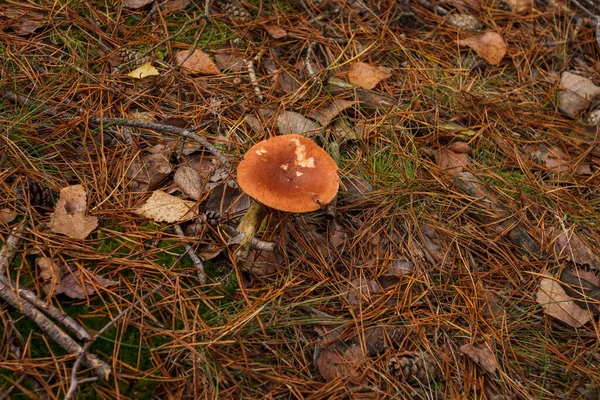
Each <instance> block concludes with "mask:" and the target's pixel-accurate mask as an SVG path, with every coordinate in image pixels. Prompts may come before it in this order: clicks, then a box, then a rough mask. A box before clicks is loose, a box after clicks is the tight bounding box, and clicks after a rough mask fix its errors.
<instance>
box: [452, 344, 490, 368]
mask: <svg viewBox="0 0 600 400" xmlns="http://www.w3.org/2000/svg"><path fill="white" fill-rule="evenodd" d="M460 351H462V352H463V353H464V354H465V355H467V356H468V357H469V358H470V359H471V360H473V361H474V362H475V363H476V364H477V365H479V366H480V367H481V368H483V369H485V370H486V371H487V372H489V373H490V374H495V373H496V370H497V369H498V361H497V360H496V356H494V353H492V350H490V348H489V346H488V345H487V344H483V345H481V346H474V345H472V344H465V345H462V346H461V347H460Z"/></svg>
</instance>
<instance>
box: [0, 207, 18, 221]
mask: <svg viewBox="0 0 600 400" xmlns="http://www.w3.org/2000/svg"><path fill="white" fill-rule="evenodd" d="M15 218H17V213H16V212H13V211H11V210H9V209H7V208H3V209H2V210H0V224H8V223H9V222H12V221H14V220H15Z"/></svg>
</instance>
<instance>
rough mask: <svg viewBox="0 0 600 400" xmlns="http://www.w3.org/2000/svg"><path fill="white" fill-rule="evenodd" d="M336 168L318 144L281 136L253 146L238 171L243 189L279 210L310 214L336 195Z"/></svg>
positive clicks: (256, 198) (298, 138)
mask: <svg viewBox="0 0 600 400" xmlns="http://www.w3.org/2000/svg"><path fill="white" fill-rule="evenodd" d="M337 171H338V168H337V165H336V163H335V161H334V160H333V159H332V158H331V156H330V155H329V154H327V152H326V151H325V150H323V149H322V148H321V147H319V146H318V145H317V144H315V142H313V141H312V140H310V139H307V138H305V137H304V136H300V135H294V134H289V135H282V136H275V137H272V138H271V139H267V140H263V141H262V142H259V143H257V144H256V145H254V146H252V147H251V148H250V150H248V152H247V153H246V155H245V156H244V159H243V160H242V162H241V163H240V164H239V166H238V169H237V178H238V184H239V185H240V187H241V188H242V190H243V191H244V192H245V193H246V194H247V195H249V196H250V197H252V198H254V199H255V200H257V201H259V202H260V203H262V204H264V205H266V206H268V207H271V208H274V209H276V210H281V211H287V212H309V211H315V210H318V209H319V208H320V207H321V206H322V205H324V204H327V203H329V202H330V201H331V200H333V198H334V197H335V195H336V194H337V191H338V188H339V180H338V175H337Z"/></svg>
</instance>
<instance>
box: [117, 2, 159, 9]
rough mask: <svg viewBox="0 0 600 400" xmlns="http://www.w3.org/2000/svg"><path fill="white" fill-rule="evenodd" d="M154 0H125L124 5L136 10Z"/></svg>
mask: <svg viewBox="0 0 600 400" xmlns="http://www.w3.org/2000/svg"><path fill="white" fill-rule="evenodd" d="M153 1H154V0H123V7H125V8H131V9H134V10H136V9H138V8H142V7H144V6H145V5H148V4H150V3H152V2H153Z"/></svg>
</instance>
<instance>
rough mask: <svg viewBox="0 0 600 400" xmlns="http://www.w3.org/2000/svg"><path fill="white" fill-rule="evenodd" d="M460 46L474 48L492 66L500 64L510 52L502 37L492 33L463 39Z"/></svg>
mask: <svg viewBox="0 0 600 400" xmlns="http://www.w3.org/2000/svg"><path fill="white" fill-rule="evenodd" d="M458 44H459V45H461V46H468V47H470V48H472V49H473V51H475V53H477V54H478V55H479V56H480V57H481V58H483V59H484V60H485V61H487V62H488V63H490V64H492V65H498V64H500V61H502V59H503V58H504V56H505V55H506V51H507V50H508V45H507V44H506V42H505V41H504V38H503V37H502V35H500V34H499V33H496V32H492V31H488V32H484V33H482V34H481V35H479V36H471V37H468V38H466V39H461V40H459V41H458Z"/></svg>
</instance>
